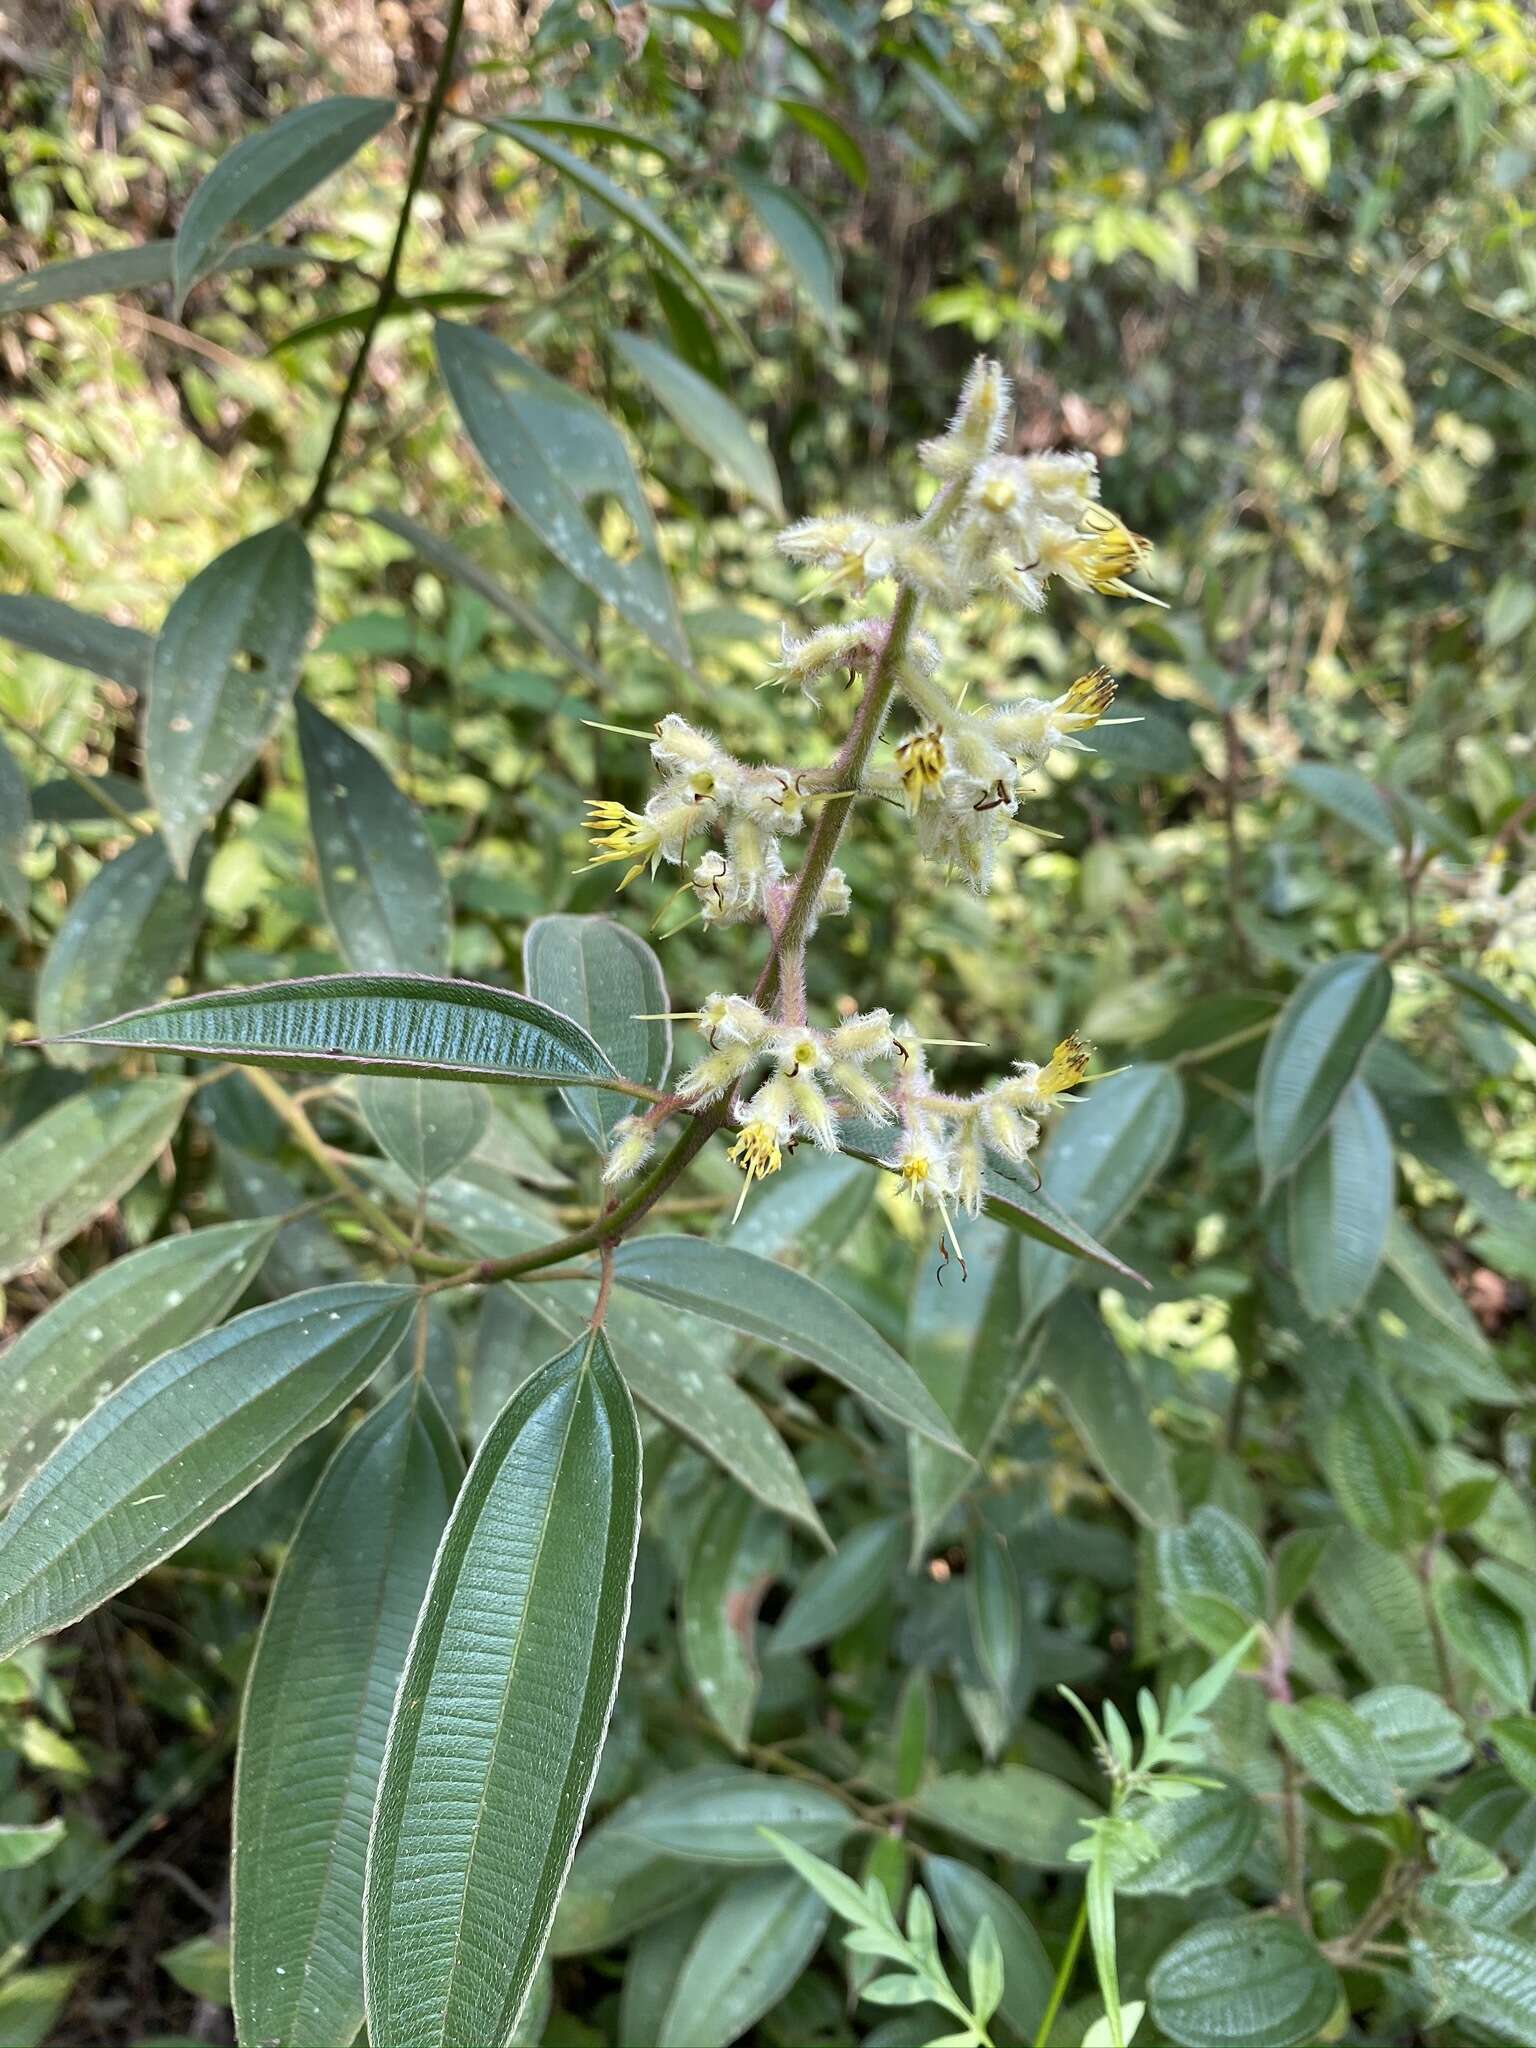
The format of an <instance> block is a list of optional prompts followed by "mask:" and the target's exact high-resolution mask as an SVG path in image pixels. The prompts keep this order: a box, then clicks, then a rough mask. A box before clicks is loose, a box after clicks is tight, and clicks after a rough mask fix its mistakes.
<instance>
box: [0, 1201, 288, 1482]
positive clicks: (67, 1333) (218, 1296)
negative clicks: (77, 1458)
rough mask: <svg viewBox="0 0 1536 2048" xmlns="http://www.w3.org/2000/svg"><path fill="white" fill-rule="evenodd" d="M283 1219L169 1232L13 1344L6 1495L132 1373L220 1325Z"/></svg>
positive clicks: (8, 1360)
mask: <svg viewBox="0 0 1536 2048" xmlns="http://www.w3.org/2000/svg"><path fill="white" fill-rule="evenodd" d="M278 1227H279V1225H278V1221H277V1219H276V1218H272V1219H270V1220H261V1221H258V1222H254V1223H221V1224H217V1225H215V1226H214V1227H213V1228H212V1229H210V1230H189V1231H187V1232H185V1233H184V1234H182V1235H181V1236H178V1237H167V1238H162V1239H161V1240H160V1242H159V1243H158V1244H151V1245H146V1246H145V1248H144V1250H143V1251H140V1252H134V1253H132V1254H131V1255H130V1256H129V1257H127V1258H123V1259H115V1260H114V1261H113V1262H112V1264H111V1265H109V1266H103V1267H102V1268H101V1270H100V1271H99V1272H96V1273H92V1274H91V1276H90V1277H89V1279H86V1280H82V1281H81V1282H80V1284H79V1285H78V1286H77V1287H72V1288H71V1289H70V1290H69V1292H68V1293H67V1294H64V1295H61V1296H60V1298H59V1299H58V1300H57V1301H56V1302H54V1303H53V1305H52V1307H51V1308H48V1309H45V1310H44V1312H43V1313H42V1315H40V1316H37V1317H35V1318H34V1320H33V1321H32V1322H30V1323H28V1324H27V1326H26V1328H25V1329H24V1330H22V1332H21V1333H20V1335H19V1336H18V1337H17V1338H16V1339H15V1341H14V1342H13V1343H12V1344H11V1345H10V1346H9V1347H8V1348H7V1350H6V1352H5V1361H4V1372H5V1383H4V1405H5V1435H4V1445H5V1449H4V1454H3V1456H0V1502H4V1501H6V1500H9V1499H10V1497H11V1495H12V1494H14V1493H15V1492H16V1490H17V1488H18V1487H19V1486H21V1484H22V1483H23V1481H24V1480H26V1479H29V1478H30V1477H31V1475H32V1474H33V1473H34V1472H35V1471H36V1470H37V1468H38V1467H39V1466H40V1465H41V1464H42V1463H43V1462H44V1460H45V1459H46V1458H47V1456H48V1454H49V1453H50V1452H51V1451H52V1450H53V1448H54V1446H55V1445H56V1444H57V1443H58V1441H59V1439H60V1437H63V1436H67V1435H68V1433H69V1431H70V1430H71V1429H72V1428H73V1427H74V1426H75V1424H76V1423H77V1422H80V1421H82V1420H83V1419H84V1417H85V1416H86V1415H88V1414H89V1413H90V1411H91V1410H92V1408H94V1407H95V1406H96V1403H97V1402H98V1401H100V1400H102V1399H104V1397H105V1396H106V1395H108V1394H110V1393H111V1392H112V1390H113V1388H114V1387H116V1386H119V1385H120V1384H121V1383H122V1381H124V1380H125V1379H127V1378H128V1377H129V1375H130V1374H131V1373H135V1372H137V1371H138V1370H139V1368H140V1366H142V1365H147V1364H148V1363H149V1361H150V1359H152V1358H158V1357H159V1356H160V1354H161V1352H163V1351H172V1350H174V1349H175V1348H176V1347H177V1346H178V1345H180V1344H184V1343H186V1342H187V1341H188V1339H190V1338H192V1337H195V1336H197V1335H198V1334H199V1333H200V1332H201V1331H203V1330H206V1329H208V1328H209V1327H210V1326H211V1325H212V1324H214V1323H216V1322H217V1321H218V1320H219V1318H220V1316H222V1315H223V1314H224V1312H225V1310H226V1309H228V1308H230V1307H231V1306H232V1305H233V1304H234V1303H235V1302H236V1301H238V1300H239V1299H240V1297H241V1295H242V1294H244V1292H245V1291H246V1289H247V1288H248V1287H249V1286H250V1284H251V1282H252V1281H253V1280H254V1279H255V1277H256V1275H257V1273H258V1272H259V1271H260V1269H261V1265H262V1261H263V1260H264V1259H265V1258H266V1256H267V1253H268V1252H269V1251H270V1250H271V1248H272V1242H273V1240H274V1238H275V1237H276V1236H277V1232H278Z"/></svg>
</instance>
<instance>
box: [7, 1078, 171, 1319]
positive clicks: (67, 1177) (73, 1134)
mask: <svg viewBox="0 0 1536 2048" xmlns="http://www.w3.org/2000/svg"><path fill="white" fill-rule="evenodd" d="M190 1093H191V1089H190V1087H189V1086H188V1084H187V1083H186V1082H185V1081H170V1080H159V1079H151V1080H144V1081H120V1082H115V1083H111V1084H109V1085H108V1086H107V1087H104V1088H87V1089H81V1091H80V1092H79V1093H78V1094H76V1095H70V1096H67V1097H66V1098H65V1100H64V1101H63V1102H58V1103H55V1104H54V1106H53V1108H52V1109H46V1110H44V1111H43V1113H42V1115H41V1116H39V1117H35V1118H34V1119H33V1120H32V1122H31V1123H29V1124H26V1125H24V1126H23V1127H22V1129H21V1130H20V1131H19V1132H18V1133H17V1134H16V1136H15V1137H14V1138H11V1139H8V1140H7V1141H6V1143H5V1144H3V1145H0V1187H4V1188H5V1190H6V1209H5V1213H4V1214H3V1216H0V1280H9V1279H11V1278H12V1277H13V1276H14V1275H15V1274H17V1273H20V1272H22V1271H24V1270H25V1268H26V1267H28V1266H31V1265H35V1264H36V1262H37V1261H38V1260H39V1259H41V1258H44V1257H46V1256H47V1254H48V1253H49V1252H51V1251H52V1250H53V1249H54V1247H55V1246H56V1245H61V1244H65V1243H67V1242H68V1240H69V1239H70V1238H72V1237H73V1236H74V1235H75V1233H76V1231H77V1230H79V1229H81V1228H82V1227H83V1226H84V1225H85V1224H87V1223H89V1222H90V1221H91V1219H92V1217H93V1216H96V1215H98V1214H99V1213H100V1212H101V1210H103V1209H105V1208H106V1207H107V1205H108V1203H109V1202H115V1201H116V1200H117V1198H118V1196H119V1195H123V1194H126V1193H127V1191H128V1189H129V1188H131V1187H132V1186H133V1184H134V1182H135V1181H136V1180H137V1179H138V1178H139V1176H140V1174H142V1173H144V1172H146V1171H147V1170H148V1168H149V1167H150V1166H152V1165H153V1164H154V1161H155V1158H156V1156H157V1155H158V1153H159V1152H160V1151H161V1149H162V1148H163V1147H164V1145H165V1144H166V1143H167V1141H168V1140H169V1138H170V1135H171V1133H172V1132H173V1131H174V1130H175V1128H176V1126H177V1125H178V1124H179V1123H180V1122H181V1113H182V1111H183V1110H184V1109H185V1108H186V1105H187V1098H188V1096H189V1095H190Z"/></svg>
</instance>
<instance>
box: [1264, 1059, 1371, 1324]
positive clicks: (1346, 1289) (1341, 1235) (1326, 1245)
mask: <svg viewBox="0 0 1536 2048" xmlns="http://www.w3.org/2000/svg"><path fill="white" fill-rule="evenodd" d="M1393 1183H1394V1169H1393V1164H1392V1134H1391V1132H1390V1131H1389V1130H1388V1129H1387V1121H1386V1118H1385V1117H1384V1116H1383V1115H1382V1113H1381V1110H1380V1107H1379V1106H1378V1104H1377V1101H1376V1098H1375V1096H1374V1095H1373V1094H1372V1093H1371V1090H1370V1088H1369V1087H1368V1085H1367V1084H1366V1083H1365V1082H1364V1081H1362V1080H1361V1079H1359V1077H1358V1076H1357V1077H1356V1078H1355V1079H1354V1080H1353V1081H1351V1082H1350V1083H1349V1085H1348V1087H1346V1089H1345V1090H1344V1093H1343V1094H1342V1095H1341V1096H1340V1097H1339V1100H1338V1103H1337V1105H1336V1106H1335V1108H1334V1112H1333V1115H1332V1116H1331V1117H1330V1118H1329V1119H1328V1124H1327V1128H1326V1129H1325V1131H1324V1133H1323V1135H1322V1137H1321V1138H1319V1139H1318V1141H1317V1143H1316V1144H1315V1145H1314V1146H1313V1147H1312V1149H1311V1151H1310V1152H1309V1153H1308V1154H1307V1156H1306V1158H1305V1159H1304V1160H1303V1161H1302V1163H1301V1165H1300V1167H1298V1169H1297V1171H1296V1173H1295V1174H1294V1175H1293V1177H1292V1179H1291V1181H1290V1184H1289V1191H1288V1192H1289V1202H1290V1248H1291V1265H1292V1268H1293V1270H1294V1272H1295V1275H1296V1285H1297V1287H1298V1288H1299V1289H1300V1292H1301V1298H1302V1300H1303V1301H1304V1302H1305V1304H1306V1306H1307V1309H1308V1311H1309V1313H1310V1314H1312V1315H1314V1316H1316V1317H1317V1318H1318V1320H1319V1321H1321V1322H1327V1321H1331V1320H1332V1319H1333V1318H1335V1317H1338V1316H1347V1315H1353V1314H1354V1312H1355V1310H1356V1309H1357V1308H1359V1306H1360V1304H1361V1302H1362V1301H1363V1300H1364V1299H1365V1297H1366V1294H1367V1293H1368V1292H1369V1290H1370V1285H1371V1282H1372V1281H1373V1280H1374V1279H1375V1277H1376V1269H1377V1267H1378V1266H1379V1265H1380V1264H1381V1255H1382V1252H1383V1250H1384V1249H1385V1246H1386V1241H1387V1229H1388V1226H1389V1224H1390V1223H1391V1220H1392V1193H1393Z"/></svg>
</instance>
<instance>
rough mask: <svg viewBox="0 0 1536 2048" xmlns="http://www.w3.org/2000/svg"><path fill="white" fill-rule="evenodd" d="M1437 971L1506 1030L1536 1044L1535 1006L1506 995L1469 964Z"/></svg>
mask: <svg viewBox="0 0 1536 2048" xmlns="http://www.w3.org/2000/svg"><path fill="white" fill-rule="evenodd" d="M1439 973H1440V978H1441V980H1442V981H1448V982H1449V983H1450V984H1451V987H1452V988H1455V989H1459V990H1460V991H1461V993H1462V994H1463V995H1464V996H1468V997H1470V998H1471V1000H1472V1001H1473V1002H1474V1003H1476V1004H1477V1006H1478V1007H1479V1009H1482V1010H1485V1011H1486V1012H1487V1013H1488V1015H1489V1016H1490V1017H1492V1018H1494V1019H1496V1020H1497V1022H1499V1023H1500V1024H1502V1025H1503V1026H1504V1028H1505V1029H1506V1030H1507V1031H1513V1032H1514V1033H1515V1035H1516V1037H1517V1038H1523V1039H1525V1040H1526V1041H1527V1042H1528V1043H1529V1044H1531V1045H1536V1010H1533V1009H1532V1008H1531V1006H1530V1004H1529V1003H1523V1002H1521V1000H1520V998H1519V997H1518V996H1512V995H1509V994H1508V993H1507V992H1506V991H1505V990H1504V989H1501V988H1498V987H1496V986H1495V985H1494V983H1493V982H1491V981H1488V980H1486V979H1485V978H1484V977H1483V976H1482V975H1481V974H1474V973H1473V972H1472V971H1471V969H1470V968H1466V967H1442V968H1440V970H1439Z"/></svg>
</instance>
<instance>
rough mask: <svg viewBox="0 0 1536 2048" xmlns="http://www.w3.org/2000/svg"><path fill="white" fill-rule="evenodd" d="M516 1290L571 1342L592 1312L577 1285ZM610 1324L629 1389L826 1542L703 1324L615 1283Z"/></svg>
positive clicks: (781, 1447) (790, 1466)
mask: <svg viewBox="0 0 1536 2048" xmlns="http://www.w3.org/2000/svg"><path fill="white" fill-rule="evenodd" d="M475 1248H476V1249H479V1247H478V1246H476V1247H475ZM519 1292H520V1293H521V1295H522V1299H523V1300H524V1301H525V1302H527V1303H528V1304H529V1306H530V1307H532V1308H534V1309H535V1310H536V1312H537V1313H538V1314H539V1315H541V1316H542V1317H543V1319H544V1320H545V1322H546V1323H547V1324H548V1326H549V1328H550V1329H551V1330H553V1331H557V1332H558V1333H559V1334H560V1336H561V1338H563V1339H565V1340H567V1341H569V1340H572V1339H574V1338H575V1336H576V1333H577V1331H578V1330H579V1329H580V1328H581V1325H582V1323H583V1321H584V1320H585V1317H586V1315H587V1312H588V1311H587V1304H586V1303H576V1302H572V1301H571V1299H570V1296H571V1295H572V1294H573V1293H574V1292H575V1290H574V1289H573V1288H567V1287H539V1288H526V1289H522V1290H519ZM606 1327H607V1329H608V1332H609V1335H610V1336H611V1337H612V1339H613V1342H614V1343H615V1344H616V1345H617V1346H618V1355H619V1357H620V1359H621V1360H622V1361H623V1363H622V1371H623V1374H624V1377H625V1379H626V1380H628V1382H629V1388H630V1392H631V1393H632V1394H633V1395H634V1397H635V1399H636V1400H637V1401H638V1402H640V1404H641V1405H642V1407H645V1408H649V1409H650V1411H651V1413H652V1414H653V1415H657V1416H659V1417H660V1418H661V1420H662V1421H663V1422H665V1423H666V1424H667V1426H668V1427H669V1428H670V1429H673V1430H675V1431H676V1432H677V1434H678V1435H679V1436H680V1437H683V1438H684V1439H685V1440H686V1441H687V1442H688V1443H691V1444H694V1445H696V1446H697V1447H698V1449H699V1450H701V1451H702V1452H703V1453H704V1455H705V1456H706V1457H707V1458H712V1459H713V1460H714V1462H715V1463H716V1464H717V1465H719V1466H720V1468H721V1470H722V1471H725V1472H728V1473H729V1474H730V1475H731V1477H732V1478H733V1479H734V1480H735V1481H736V1483H737V1484H738V1485H739V1486H743V1487H745V1488H746V1490H747V1492H748V1493H750V1494H752V1495H753V1497H754V1498H755V1499H757V1500H760V1501H762V1502H763V1504H764V1506H766V1507H770V1508H772V1509H773V1510H774V1512H775V1513H776V1514H780V1515H788V1516H789V1518H790V1519H791V1520H792V1521H796V1522H799V1523H800V1524H801V1526H802V1527H803V1528H805V1529H807V1530H809V1531H810V1533H811V1534H812V1535H813V1536H815V1537H817V1538H818V1539H819V1540H820V1541H821V1542H823V1543H827V1542H828V1537H827V1533H826V1531H825V1529H823V1528H822V1526H821V1518H820V1516H819V1515H818V1514H817V1512H816V1509H815V1507H814V1505H813V1504H812V1501H811V1496H810V1494H809V1492H808V1491H807V1489H806V1484H805V1481H804V1479H803V1478H802V1477H801V1476H800V1468H799V1466H798V1465H796V1463H795V1461H794V1459H793V1458H792V1457H791V1456H790V1453H789V1450H788V1448H787V1446H786V1445H785V1442H784V1439H783V1438H782V1437H781V1436H780V1435H779V1433H778V1431H777V1430H776V1429H775V1428H774V1426H773V1424H772V1423H771V1422H770V1421H769V1420H768V1418H767V1416H766V1415H765V1414H764V1413H763V1411H762V1409H761V1408H759V1407H758V1405H757V1403H756V1402H755V1401H754V1400H753V1399H752V1397H751V1396H750V1395H749V1394H744V1393H743V1392H742V1390H741V1388H740V1387H738V1386H737V1384H736V1382H735V1381H734V1380H733V1379H732V1378H731V1377H730V1375H729V1373H727V1371H726V1370H725V1366H724V1363H723V1360H722V1359H721V1357H720V1356H719V1355H717V1353H716V1352H714V1351H712V1350H711V1349H710V1348H709V1345H708V1342H707V1339H708V1334H709V1333H708V1330H707V1328H706V1326H705V1325H703V1324H701V1323H699V1322H698V1321H697V1320H696V1319H695V1318H694V1317H692V1316H679V1315H678V1314H676V1313H675V1312H674V1311H671V1310H668V1309H666V1308H663V1307H658V1305H657V1304H656V1303H655V1302H652V1301H647V1300H646V1299H645V1298H644V1297H643V1296H635V1295H626V1294H623V1293H621V1292H620V1291H619V1290H617V1289H616V1290H615V1292H614V1296H613V1299H612V1300H611V1301H610V1302H609V1304H608V1320H607V1325H606ZM829 1547H830V1545H829Z"/></svg>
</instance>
